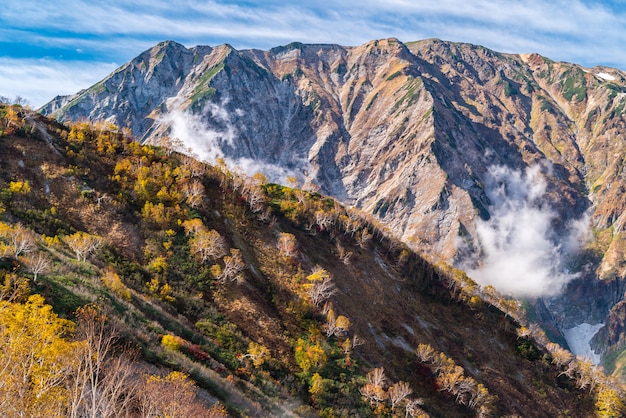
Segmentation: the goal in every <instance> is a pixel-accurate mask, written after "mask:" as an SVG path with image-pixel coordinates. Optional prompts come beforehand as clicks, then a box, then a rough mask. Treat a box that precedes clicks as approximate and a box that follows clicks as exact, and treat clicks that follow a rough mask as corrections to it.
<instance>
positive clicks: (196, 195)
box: [182, 179, 205, 208]
mask: <svg viewBox="0 0 626 418" xmlns="http://www.w3.org/2000/svg"><path fill="white" fill-rule="evenodd" d="M182 191H183V195H184V196H185V198H186V202H187V204H188V205H189V206H191V207H192V208H198V207H200V205H202V202H203V199H204V196H205V192H204V186H203V185H202V183H201V182H200V180H197V179H194V180H192V181H191V182H189V183H186V184H185V185H184V186H183V188H182Z"/></svg>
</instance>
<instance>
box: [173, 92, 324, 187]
mask: <svg viewBox="0 0 626 418" xmlns="http://www.w3.org/2000/svg"><path fill="white" fill-rule="evenodd" d="M225 104H226V102H222V103H221V104H217V103H207V105H206V106H205V107H204V109H203V110H202V112H201V113H199V114H197V113H192V112H191V111H183V110H179V108H180V106H170V107H171V108H173V109H174V110H173V111H172V112H170V113H168V114H166V115H164V116H163V117H162V118H161V123H163V124H165V125H168V126H169V127H170V134H169V135H170V137H171V138H172V139H173V140H174V141H175V142H179V143H180V144H182V146H180V147H177V149H176V150H177V151H179V152H182V153H185V154H188V155H191V156H193V157H195V158H197V159H198V160H200V161H204V162H207V163H210V164H215V163H216V162H217V160H218V159H222V160H223V161H224V162H225V163H226V165H227V166H228V167H229V169H231V170H233V171H235V172H239V173H243V174H246V175H248V176H253V175H254V174H256V173H263V174H265V176H267V178H268V179H269V181H271V182H275V183H280V184H286V183H287V178H289V177H295V178H297V179H298V180H299V181H300V183H301V184H302V183H304V182H305V181H306V180H307V173H309V172H311V171H312V170H311V169H310V167H309V163H308V161H306V160H305V159H304V158H294V159H293V160H290V161H289V167H287V165H286V164H285V166H283V165H277V164H272V163H269V162H266V161H262V160H257V159H253V158H245V157H244V158H235V157H232V156H229V155H226V154H225V153H224V149H225V148H228V147H236V146H237V141H236V139H237V136H238V132H239V130H238V129H237V126H236V122H234V121H233V118H232V115H231V114H229V112H228V111H227V110H226V108H225V106H224V105H225ZM235 113H236V116H242V115H243V114H244V112H243V111H242V110H240V109H237V110H236V111H235ZM207 115H209V119H210V120H211V123H209V122H207V118H206V116H207Z"/></svg>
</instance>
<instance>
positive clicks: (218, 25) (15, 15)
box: [0, 0, 626, 102]
mask: <svg viewBox="0 0 626 418" xmlns="http://www.w3.org/2000/svg"><path fill="white" fill-rule="evenodd" d="M388 37H397V38H398V39H400V40H401V41H405V42H409V41H415V40H420V39H425V38H432V37H435V38H440V39H444V40H450V41H457V42H468V43H474V44H479V45H483V46H486V47H488V48H491V49H494V50H496V51H500V52H510V53H529V52H538V53H540V54H543V55H545V56H547V57H549V58H552V59H555V60H565V61H571V62H576V63H580V64H583V65H586V66H595V65H607V66H617V67H620V68H622V69H626V56H625V55H624V54H623V45H624V44H625V43H626V13H625V12H624V11H621V10H619V9H618V8H612V7H611V5H610V4H609V3H598V2H591V1H586V0H585V1H583V0H573V1H570V0H567V1H566V0H556V1H547V0H529V1H526V2H520V1H516V0H476V1H470V2H468V1H466V0H440V1H437V2H425V1H420V2H415V1H410V0H389V1H387V2H380V1H375V0H360V1H356V0H345V1H341V2H336V1H330V0H320V1H318V2H310V3H301V2H298V3H295V2H278V1H274V0H267V1H259V0H256V1H247V2H241V3H240V4H237V3H236V2H225V1H202V2H201V1H193V0H186V1H180V2H172V1H169V0H150V1H148V0H133V1H127V0H110V1H107V2H92V1H87V0H57V1H55V2H49V1H44V0H29V1H27V2H23V1H18V0H8V1H7V2H4V3H3V5H2V13H0V42H10V43H15V44H16V45H25V47H24V48H20V50H22V51H29V50H32V51H34V52H32V54H35V55H32V56H34V57H40V56H38V55H36V54H37V53H38V52H37V51H39V53H41V54H44V55H48V54H50V52H47V51H51V50H54V51H55V53H57V52H58V51H59V50H66V51H67V53H66V54H65V55H66V59H67V57H69V56H74V57H76V54H77V52H76V51H77V50H81V51H82V52H80V53H79V54H80V59H85V60H89V59H91V58H90V57H93V59H94V60H95V61H100V62H102V61H116V62H125V61H128V60H130V59H131V58H133V57H134V56H136V55H138V54H139V53H140V52H142V51H143V50H145V49H147V48H149V47H151V46H153V45H155V44H156V43H157V42H159V41H163V40H166V39H172V40H175V41H177V42H180V43H183V44H185V45H186V46H188V47H190V46H195V45H198V44H203V45H217V44H222V43H230V44H232V45H233V46H235V47H236V48H239V49H244V48H262V49H268V48H271V47H273V46H277V45H281V44H286V43H289V42H292V41H301V42H306V43H338V44H342V45H347V46H350V45H360V44H362V43H364V42H367V41H369V40H372V39H379V38H388ZM7 54H9V52H4V53H3V52H1V51H0V56H4V57H5V58H9V56H8V55H7ZM24 54H28V52H22V53H21V56H25V55H24ZM52 58H54V59H58V60H59V61H61V60H62V59H63V58H60V57H58V56H53V57H52ZM25 65H30V63H28V62H26V63H25ZM94 65H98V64H94ZM66 71H67V73H65V72H63V73H61V74H60V75H61V76H62V77H63V74H68V75H67V79H68V81H71V80H73V79H77V80H81V81H82V80H83V79H85V77H84V76H83V73H84V72H83V71H82V69H81V68H79V67H73V66H72V65H66ZM94 74H101V75H102V76H104V75H106V73H102V72H97V71H94ZM89 79H90V80H91V79H93V78H89ZM2 81H5V83H4V85H5V86H7V85H8V86H13V85H18V84H21V85H22V90H20V91H19V92H18V94H21V95H23V96H31V97H33V99H32V100H33V101H34V102H40V99H39V97H43V96H50V97H52V96H54V95H56V94H57V93H65V92H67V91H54V92H53V94H50V92H51V91H53V89H54V84H49V85H42V84H40V83H35V84H33V85H32V86H31V87H29V86H27V85H24V83H20V79H19V76H16V77H15V78H11V79H9V78H7V75H6V73H5V76H4V79H3V80H2ZM94 81H97V80H95V79H94ZM64 84H67V82H65V83H64ZM81 87H86V86H84V85H81ZM38 88H41V89H42V90H41V91H39V92H37V89H38ZM36 96H37V98H35V97H36Z"/></svg>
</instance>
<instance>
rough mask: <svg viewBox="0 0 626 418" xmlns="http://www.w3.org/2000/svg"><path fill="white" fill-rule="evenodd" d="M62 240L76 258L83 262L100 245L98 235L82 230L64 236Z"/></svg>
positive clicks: (100, 241)
mask: <svg viewBox="0 0 626 418" xmlns="http://www.w3.org/2000/svg"><path fill="white" fill-rule="evenodd" d="M64 241H65V243H66V244H67V245H68V247H70V249H71V250H72V251H74V253H75V254H76V259H77V260H78V261H83V262H84V261H86V260H87V257H89V256H90V255H91V254H93V253H94V252H96V250H98V248H100V246H101V245H102V239H101V238H100V237H97V236H95V235H91V234H88V233H86V232H82V231H78V232H76V233H75V234H72V235H69V236H67V237H65V239H64Z"/></svg>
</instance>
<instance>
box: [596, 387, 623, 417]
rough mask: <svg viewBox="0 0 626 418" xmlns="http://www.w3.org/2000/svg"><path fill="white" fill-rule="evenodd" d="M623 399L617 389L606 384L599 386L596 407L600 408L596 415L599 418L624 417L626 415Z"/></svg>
mask: <svg viewBox="0 0 626 418" xmlns="http://www.w3.org/2000/svg"><path fill="white" fill-rule="evenodd" d="M623 399H624V398H623V397H622V396H620V393H619V392H618V391H617V390H616V389H613V388H611V387H609V386H608V385H605V384H602V385H599V386H598V394H597V396H596V407H597V408H598V410H597V412H596V415H597V416H598V417H599V418H617V417H623V416H624V415H623V414H624V413H626V406H625V405H624V400H623Z"/></svg>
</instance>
